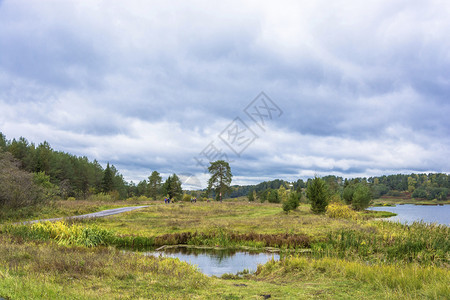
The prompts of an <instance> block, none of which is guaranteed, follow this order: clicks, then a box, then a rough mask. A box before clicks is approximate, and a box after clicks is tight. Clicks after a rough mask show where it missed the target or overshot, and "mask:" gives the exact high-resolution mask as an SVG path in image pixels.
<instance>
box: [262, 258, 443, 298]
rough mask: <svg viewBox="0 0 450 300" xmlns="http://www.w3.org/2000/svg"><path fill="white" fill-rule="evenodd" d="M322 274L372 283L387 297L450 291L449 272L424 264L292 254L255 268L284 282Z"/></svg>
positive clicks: (440, 294) (429, 295) (439, 295)
mask: <svg viewBox="0 0 450 300" xmlns="http://www.w3.org/2000/svg"><path fill="white" fill-rule="evenodd" d="M323 276H326V277H329V278H334V279H342V278H346V279H351V280H356V281H358V282H362V283H364V284H369V285H371V286H373V287H374V289H377V290H384V291H385V297H386V298H402V299H405V298H406V299H419V298H427V299H448V297H449V295H450V287H449V285H448V282H449V280H450V272H449V271H448V269H443V268H439V267H436V266H427V267H422V266H419V265H417V264H410V263H408V264H400V265H384V264H375V265H367V264H365V263H363V262H351V261H347V260H343V259H338V258H320V259H310V258H306V257H299V256H290V257H287V258H285V259H283V260H281V261H275V260H271V261H269V262H268V263H266V264H265V265H259V266H258V269H257V271H256V272H255V278H256V279H257V280H265V281H272V282H274V281H276V282H284V283H285V284H286V283H289V282H297V281H308V280H314V279H317V278H318V277H323Z"/></svg>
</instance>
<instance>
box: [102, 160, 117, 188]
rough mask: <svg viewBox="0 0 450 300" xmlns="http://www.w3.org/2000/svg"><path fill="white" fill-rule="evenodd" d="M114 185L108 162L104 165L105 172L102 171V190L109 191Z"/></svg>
mask: <svg viewBox="0 0 450 300" xmlns="http://www.w3.org/2000/svg"><path fill="white" fill-rule="evenodd" d="M113 187H114V178H113V172H112V170H111V167H110V166H109V162H108V164H107V165H106V169H105V172H103V180H102V191H103V192H105V193H108V192H111V191H112V189H113Z"/></svg>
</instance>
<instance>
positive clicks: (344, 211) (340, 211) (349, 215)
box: [326, 202, 357, 219]
mask: <svg viewBox="0 0 450 300" xmlns="http://www.w3.org/2000/svg"><path fill="white" fill-rule="evenodd" d="M326 214H327V216H328V217H330V218H336V219H356V218H357V214H356V212H354V211H353V210H351V209H350V208H349V207H348V206H347V205H343V204H340V203H337V202H335V203H331V204H330V205H328V207H327V212H326Z"/></svg>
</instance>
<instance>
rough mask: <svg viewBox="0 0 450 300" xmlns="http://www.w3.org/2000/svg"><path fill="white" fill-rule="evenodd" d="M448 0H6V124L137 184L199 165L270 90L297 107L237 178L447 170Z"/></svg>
mask: <svg viewBox="0 0 450 300" xmlns="http://www.w3.org/2000/svg"><path fill="white" fill-rule="evenodd" d="M449 12H450V5H449V4H448V3H447V2H446V1H428V2H427V3H424V2H422V1H412V2H411V1H365V2H361V1H335V2H333V3H330V2H329V1H328V2H327V1H281V2H270V1H246V2H241V1H231V2H230V1H228V2H226V3H222V2H215V1H208V2H204V1H194V2H190V3H185V2H183V1H178V2H176V4H166V3H161V2H156V1H150V2H145V3H143V2H142V1H127V2H126V3H125V2H122V1H94V2H92V1H72V2H71V1H68V2H67V1H65V2H60V1H48V2H40V3H39V4H37V3H30V2H29V1H16V0H15V1H3V2H1V3H0V49H1V50H0V131H1V132H3V133H4V134H6V135H7V136H8V137H9V138H13V137H19V136H24V137H26V138H28V139H29V140H31V141H34V142H37V143H39V142H41V141H43V140H47V141H49V142H50V144H51V145H52V146H53V147H54V148H55V149H58V150H63V151H69V152H72V153H74V154H77V155H87V156H88V157H89V158H90V159H98V160H99V161H101V162H106V161H111V162H114V163H115V164H117V166H118V167H119V169H120V170H121V171H122V172H123V173H124V175H125V176H126V178H127V179H133V180H134V181H139V180H142V179H144V178H145V177H146V176H145V174H147V173H148V172H149V170H153V169H158V170H159V171H161V172H163V173H165V174H170V173H172V172H177V173H186V174H193V173H195V174H201V173H202V171H201V168H199V166H196V162H195V160H194V159H193V157H194V156H195V155H197V154H199V152H200V151H201V150H202V149H203V148H204V147H206V145H208V143H209V142H211V141H213V140H214V139H217V135H218V134H219V133H220V132H221V131H222V130H223V129H224V128H225V127H226V126H227V125H228V124H229V122H231V120H233V119H234V118H235V117H236V116H241V117H245V114H243V112H242V110H243V109H244V107H245V106H246V105H247V104H248V103H249V102H250V101H251V100H252V99H253V98H254V97H255V96H256V95H257V94H258V93H259V92H260V91H261V90H264V91H266V92H267V93H268V94H269V96H270V97H272V98H273V100H274V101H275V102H276V103H277V104H278V105H279V106H280V107H281V109H282V110H283V111H284V114H283V116H282V117H281V118H279V119H275V120H273V121H272V122H270V124H269V127H268V130H267V132H262V131H258V135H259V136H260V138H259V139H258V140H257V141H256V142H255V143H254V144H252V145H250V147H249V148H248V149H247V150H246V151H245V153H243V155H242V157H241V158H237V157H236V158H234V161H235V162H234V163H233V164H232V167H233V168H234V169H235V170H236V175H237V176H236V182H241V183H244V182H246V181H247V182H254V181H255V180H267V179H270V178H274V177H283V178H290V179H294V178H295V177H305V176H311V175H314V174H315V173H317V174H328V173H333V174H339V175H344V176H364V175H371V174H381V173H383V172H389V173H391V172H406V171H408V172H409V171H411V170H417V171H422V170H432V171H440V172H447V171H448V170H449V167H450V166H449V165H448V164H447V163H446V161H447V160H446V158H447V157H448V155H449V154H450V153H449V150H448V149H449V146H450V140H449V136H448V132H449V131H450V121H449V120H448V115H449V114H450V105H449V104H448V99H447V98H448V94H449V92H450V82H449V81H448V80H447V79H446V78H447V77H448V76H447V73H448V69H449V67H450V55H449V52H448V49H449V46H450V45H449V41H448V39H447V32H448V31H449V30H450V21H449V19H448V18H447V16H448V14H449ZM246 121H249V120H246ZM254 130H255V131H257V130H259V129H258V128H257V127H255V128H254ZM222 147H224V149H226V146H225V145H223V144H222ZM199 169H200V170H199ZM147 170H148V171H147ZM143 176H144V177H143ZM147 176H148V175H147ZM186 176H187V175H186ZM199 176H200V175H199ZM204 176H205V175H201V178H202V179H201V180H200V179H199V181H201V182H202V184H203V183H204V182H205V178H204Z"/></svg>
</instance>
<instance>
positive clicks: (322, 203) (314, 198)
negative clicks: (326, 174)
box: [306, 177, 328, 214]
mask: <svg viewBox="0 0 450 300" xmlns="http://www.w3.org/2000/svg"><path fill="white" fill-rule="evenodd" d="M306 195H307V196H308V198H309V201H311V210H312V212H313V213H315V214H321V213H324V212H325V211H326V209H327V206H328V193H327V189H326V185H325V181H323V180H322V179H321V178H319V177H314V179H313V180H311V182H310V183H309V184H308V187H307V188H306Z"/></svg>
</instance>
